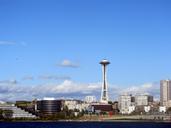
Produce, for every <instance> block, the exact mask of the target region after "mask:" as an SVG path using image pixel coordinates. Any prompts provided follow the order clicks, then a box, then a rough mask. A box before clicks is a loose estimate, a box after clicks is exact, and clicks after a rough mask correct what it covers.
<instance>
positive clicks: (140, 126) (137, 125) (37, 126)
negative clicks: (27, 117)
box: [0, 122, 171, 128]
mask: <svg viewBox="0 0 171 128" xmlns="http://www.w3.org/2000/svg"><path fill="white" fill-rule="evenodd" d="M170 127H171V123H153V122H0V128H170Z"/></svg>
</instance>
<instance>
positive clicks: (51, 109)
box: [36, 98, 63, 115]
mask: <svg viewBox="0 0 171 128" xmlns="http://www.w3.org/2000/svg"><path fill="white" fill-rule="evenodd" d="M36 106H37V110H38V111H39V112H40V113H42V114H43V115H54V114H57V113H58V112H60V111H61V110H62V106H63V104H62V100H55V99H54V98H44V99H43V100H41V101H37V105H36Z"/></svg>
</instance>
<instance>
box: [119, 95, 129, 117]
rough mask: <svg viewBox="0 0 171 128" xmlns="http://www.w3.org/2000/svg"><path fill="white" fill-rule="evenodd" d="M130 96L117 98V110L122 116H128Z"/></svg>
mask: <svg viewBox="0 0 171 128" xmlns="http://www.w3.org/2000/svg"><path fill="white" fill-rule="evenodd" d="M131 97H132V96H131V95H127V94H125V95H120V96H119V110H120V113H122V114H129V112H130V110H129V107H130V106H131Z"/></svg>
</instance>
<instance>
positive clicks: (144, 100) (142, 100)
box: [135, 95, 153, 106]
mask: <svg viewBox="0 0 171 128" xmlns="http://www.w3.org/2000/svg"><path fill="white" fill-rule="evenodd" d="M152 102H153V96H149V95H136V96H135V105H136V106H147V105H149V104H150V103H152Z"/></svg>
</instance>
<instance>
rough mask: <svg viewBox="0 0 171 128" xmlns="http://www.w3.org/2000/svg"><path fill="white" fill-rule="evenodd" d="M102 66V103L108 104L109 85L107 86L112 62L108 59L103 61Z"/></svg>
mask: <svg viewBox="0 0 171 128" xmlns="http://www.w3.org/2000/svg"><path fill="white" fill-rule="evenodd" d="M100 64H101V65H102V72H103V83H102V90H101V100H100V102H101V103H106V104H107V103H108V101H109V96H108V84H107V75H106V72H107V65H109V64H110V62H109V61H108V60H106V59H104V60H102V61H101V62H100Z"/></svg>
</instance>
